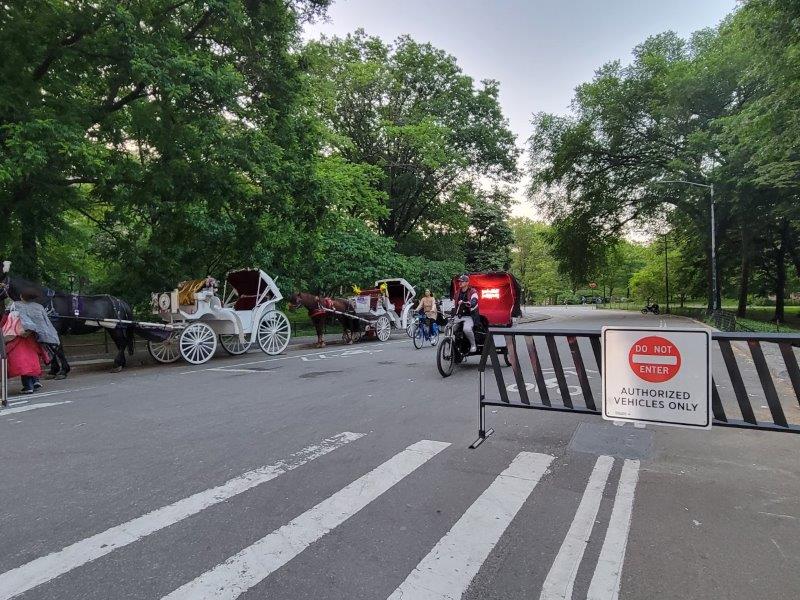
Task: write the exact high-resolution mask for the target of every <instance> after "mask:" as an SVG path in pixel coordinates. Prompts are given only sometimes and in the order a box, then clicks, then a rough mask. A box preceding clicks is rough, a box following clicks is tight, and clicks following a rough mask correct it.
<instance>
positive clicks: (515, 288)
mask: <svg viewBox="0 0 800 600" xmlns="http://www.w3.org/2000/svg"><path fill="white" fill-rule="evenodd" d="M469 285H470V286H471V287H474V288H475V289H476V290H477V291H478V310H479V311H480V314H481V316H482V317H485V318H486V320H487V321H488V323H489V325H490V326H492V327H510V326H511V325H512V318H513V317H519V316H520V315H522V311H521V310H520V304H519V303H520V295H521V294H520V291H521V290H520V285H519V282H517V280H516V278H515V277H514V276H513V275H511V274H510V273H504V272H493V273H470V274H469ZM458 289H459V288H458V277H454V278H453V281H452V285H451V290H452V294H453V295H452V297H453V298H454V299H455V298H456V297H457V296H458Z"/></svg>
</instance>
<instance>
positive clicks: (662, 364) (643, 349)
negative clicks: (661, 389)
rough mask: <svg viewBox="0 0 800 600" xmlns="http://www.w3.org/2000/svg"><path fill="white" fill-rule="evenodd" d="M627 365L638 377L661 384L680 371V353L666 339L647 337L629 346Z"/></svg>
mask: <svg viewBox="0 0 800 600" xmlns="http://www.w3.org/2000/svg"><path fill="white" fill-rule="evenodd" d="M628 363H629V364H630V366H631V369H632V370H633V372H634V373H635V374H636V375H637V376H638V377H641V378H642V379H644V380H645V381H649V382H651V383H663V382H664V381H669V380H670V379H672V378H673V377H675V375H677V374H678V371H680V369H681V353H680V352H679V351H678V347H677V346H676V345H675V344H673V343H672V342H671V341H669V340H668V339H666V338H663V337H661V336H658V335H649V336H647V337H643V338H642V339H640V340H637V341H636V343H634V344H633V345H632V346H631V349H630V351H629V352H628Z"/></svg>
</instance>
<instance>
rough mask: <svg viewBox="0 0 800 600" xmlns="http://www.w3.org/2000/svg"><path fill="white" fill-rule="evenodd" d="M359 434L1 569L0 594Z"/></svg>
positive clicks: (275, 474)
mask: <svg viewBox="0 0 800 600" xmlns="http://www.w3.org/2000/svg"><path fill="white" fill-rule="evenodd" d="M363 436H364V434H363V433H350V432H349V431H346V432H344V433H340V434H338V435H335V436H333V437H330V438H328V439H326V440H323V441H322V442H320V443H319V444H314V445H311V446H308V447H306V448H303V449H302V450H300V451H299V452H296V453H294V454H292V455H290V456H289V458H287V459H286V460H283V461H280V462H278V463H276V464H274V465H269V466H264V467H259V468H258V469H254V470H252V471H248V472H246V473H243V474H242V475H239V476H238V477H234V478H233V479H230V480H228V481H226V482H225V483H223V484H222V485H220V486H217V487H214V488H211V489H208V490H205V491H202V492H198V493H196V494H193V495H191V496H189V497H188V498H184V499H183V500H178V501H177V502H174V503H172V504H169V505H167V506H163V507H161V508H158V509H156V510H154V511H152V512H149V513H147V514H145V515H142V516H141V517H137V518H135V519H133V520H132V521H128V522H127V523H122V524H121V525H117V526H115V527H112V528H110V529H106V530H105V531H103V532H101V533H98V534H95V535H93V536H91V537H88V538H86V539H84V540H81V541H79V542H76V543H74V544H72V545H71V546H67V547H66V548H64V549H62V550H59V551H58V552H54V553H52V554H48V555H46V556H42V557H39V558H37V559H35V560H32V561H31V562H29V563H26V564H24V565H22V566H19V567H17V568H16V569H12V570H10V571H7V572H5V573H3V574H0V599H2V600H7V599H8V598H13V597H14V596H17V595H19V594H22V593H23V592H26V591H27V590H30V589H31V588H34V587H36V586H38V585H41V584H43V583H46V582H48V581H50V580H51V579H54V578H56V577H58V576H59V575H63V574H64V573H66V572H68V571H71V570H72V569H75V568H77V567H80V566H81V565H84V564H86V563H88V562H91V561H93V560H96V559H98V558H100V557H101V556H105V555H106V554H109V553H110V552H113V551H114V550H116V549H118V548H122V547H124V546H127V545H128V544H132V543H133V542H135V541H137V540H140V539H142V538H143V537H145V536H148V535H150V534H151V533H154V532H156V531H159V530H161V529H164V528H165V527H169V526H170V525H174V524H175V523H177V522H179V521H182V520H183V519H185V518H187V517H190V516H192V515H194V514H197V513H199V512H200V511H202V510H203V509H206V508H208V507H210V506H214V505H215V504H219V503H220V502H224V501H226V500H228V499H230V498H232V497H234V496H236V495H237V494H241V493H242V492H245V491H247V490H249V489H252V488H254V487H256V486H258V485H261V484H262V483H266V482H267V481H270V480H272V479H275V478H276V477H278V476H279V475H283V474H284V473H286V472H288V471H291V470H293V469H296V468H298V467H300V466H302V465H304V464H306V463H308V462H310V461H312V460H314V459H315V458H319V457H320V456H324V455H325V454H328V453H329V452H332V451H333V450H336V449H337V448H340V447H341V446H344V445H345V444H348V443H349V442H352V441H355V440H357V439H359V438H360V437H363Z"/></svg>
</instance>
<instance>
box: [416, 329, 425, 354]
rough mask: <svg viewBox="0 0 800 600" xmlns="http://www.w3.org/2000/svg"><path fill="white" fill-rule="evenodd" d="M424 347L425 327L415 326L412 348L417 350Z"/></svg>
mask: <svg viewBox="0 0 800 600" xmlns="http://www.w3.org/2000/svg"><path fill="white" fill-rule="evenodd" d="M424 345H425V326H424V325H417V326H415V327H414V348H416V349H417V350H419V349H420V348H422V347H423V346H424Z"/></svg>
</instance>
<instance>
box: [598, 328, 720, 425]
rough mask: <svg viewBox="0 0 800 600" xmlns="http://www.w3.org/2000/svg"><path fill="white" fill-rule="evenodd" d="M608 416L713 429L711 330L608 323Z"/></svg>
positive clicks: (605, 395)
mask: <svg viewBox="0 0 800 600" xmlns="http://www.w3.org/2000/svg"><path fill="white" fill-rule="evenodd" d="M602 345H603V418H604V419H607V420H610V421H634V422H641V423H656V424H660V425H673V426H679V427H690V428H694V429H710V428H711V334H710V332H709V331H708V330H706V329H642V328H636V329H634V328H630V327H603V334H602Z"/></svg>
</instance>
